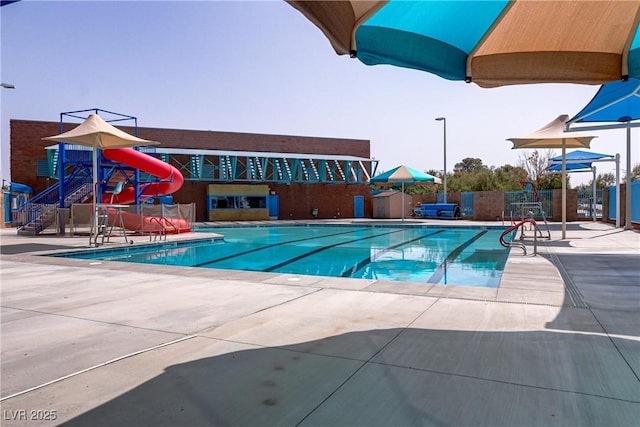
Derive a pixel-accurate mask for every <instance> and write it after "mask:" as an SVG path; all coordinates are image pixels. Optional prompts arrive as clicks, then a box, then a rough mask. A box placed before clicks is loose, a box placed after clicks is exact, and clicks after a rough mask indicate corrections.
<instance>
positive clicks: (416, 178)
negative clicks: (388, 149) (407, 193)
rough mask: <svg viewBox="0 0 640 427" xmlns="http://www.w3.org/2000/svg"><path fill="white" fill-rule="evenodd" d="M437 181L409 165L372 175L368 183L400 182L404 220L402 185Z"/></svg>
mask: <svg viewBox="0 0 640 427" xmlns="http://www.w3.org/2000/svg"><path fill="white" fill-rule="evenodd" d="M437 181H439V179H437V178H436V177H435V176H433V175H429V174H428V173H424V172H420V171H419V170H417V169H414V168H410V167H409V166H404V165H401V166H398V167H395V168H393V169H391V170H390V171H388V172H385V173H382V174H380V175H377V176H374V177H373V178H371V179H370V180H369V183H370V184H400V186H401V187H402V220H403V221H404V186H405V184H406V185H415V184H420V183H429V182H431V183H435V182H437Z"/></svg>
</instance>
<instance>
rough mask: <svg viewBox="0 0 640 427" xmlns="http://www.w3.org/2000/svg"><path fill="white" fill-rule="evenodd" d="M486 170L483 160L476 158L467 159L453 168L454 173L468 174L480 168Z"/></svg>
mask: <svg viewBox="0 0 640 427" xmlns="http://www.w3.org/2000/svg"><path fill="white" fill-rule="evenodd" d="M483 167H484V168H486V166H485V165H483V164H482V160H480V159H477V158H474V157H466V158H464V159H462V161H461V162H460V163H456V164H455V165H454V166H453V172H454V173H467V172H474V171H475V170H476V169H478V168H483Z"/></svg>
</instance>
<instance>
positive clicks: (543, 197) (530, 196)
mask: <svg viewBox="0 0 640 427" xmlns="http://www.w3.org/2000/svg"><path fill="white" fill-rule="evenodd" d="M504 216H505V218H514V219H515V218H531V217H533V218H538V219H540V218H551V217H552V216H553V190H538V191H537V192H535V193H534V192H532V191H526V190H521V191H505V192H504Z"/></svg>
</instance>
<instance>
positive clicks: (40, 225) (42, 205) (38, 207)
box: [14, 175, 93, 236]
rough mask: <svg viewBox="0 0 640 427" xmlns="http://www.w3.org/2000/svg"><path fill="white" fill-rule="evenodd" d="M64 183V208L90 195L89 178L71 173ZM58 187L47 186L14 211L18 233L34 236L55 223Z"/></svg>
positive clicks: (83, 200) (86, 198)
mask: <svg viewBox="0 0 640 427" xmlns="http://www.w3.org/2000/svg"><path fill="white" fill-rule="evenodd" d="M64 185H65V188H67V195H66V196H65V198H64V207H65V208H68V207H71V205H72V204H73V203H83V202H85V201H87V200H88V199H89V198H90V197H91V196H92V192H93V189H92V187H93V185H92V180H91V178H87V177H78V176H74V175H71V176H69V177H68V178H67V179H66V180H65V183H64ZM59 189H60V187H59V185H58V184H55V185H53V186H51V187H49V188H47V189H46V190H44V191H43V192H42V193H40V194H38V195H36V196H35V197H34V198H32V199H31V200H30V201H29V202H27V203H25V205H24V206H23V207H22V209H20V210H18V211H17V212H14V216H15V219H14V222H15V223H16V225H17V227H18V229H17V230H18V234H20V235H28V236H35V235H37V234H40V233H42V231H44V230H46V229H47V228H48V227H51V226H52V225H54V224H55V223H56V221H57V219H58V218H57V214H58V200H59V194H60V193H59Z"/></svg>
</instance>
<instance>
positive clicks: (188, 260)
mask: <svg viewBox="0 0 640 427" xmlns="http://www.w3.org/2000/svg"><path fill="white" fill-rule="evenodd" d="M200 231H209V232H215V233H219V234H222V235H223V236H224V240H216V241H208V242H206V243H202V242H195V243H183V244H180V245H173V246H166V245H163V246H159V245H155V246H154V247H152V248H147V249H145V248H144V247H139V248H136V247H129V248H123V249H118V250H107V251H104V250H102V251H97V250H96V251H89V252H77V253H72V254H59V255H57V256H65V257H73V258H83V259H103V260H116V261H126V262H137V263H152V264H164V265H167V264H168V265H177V266H190V267H202V268H216V269H231V270H247V271H262V272H271V273H289V274H305V275H316V276H330V277H347V278H360V279H374V280H390V281H403V282H417V283H437V284H443V285H450V284H455V285H466V286H479V287H490V288H496V287H498V285H499V284H500V278H501V277H502V272H503V270H504V266H505V263H506V260H507V257H508V255H509V249H507V248H504V247H502V246H501V245H500V242H499V237H500V234H501V233H502V232H503V231H504V228H498V227H493V228H490V227H394V226H346V225H345V226H337V225H321V226H315V225H314V226H262V227H226V228H218V227H215V228H207V229H200Z"/></svg>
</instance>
